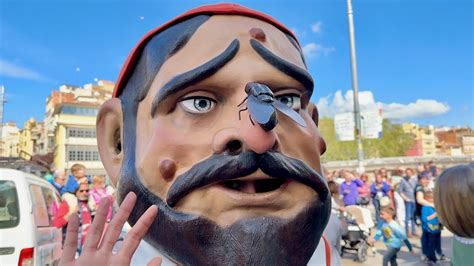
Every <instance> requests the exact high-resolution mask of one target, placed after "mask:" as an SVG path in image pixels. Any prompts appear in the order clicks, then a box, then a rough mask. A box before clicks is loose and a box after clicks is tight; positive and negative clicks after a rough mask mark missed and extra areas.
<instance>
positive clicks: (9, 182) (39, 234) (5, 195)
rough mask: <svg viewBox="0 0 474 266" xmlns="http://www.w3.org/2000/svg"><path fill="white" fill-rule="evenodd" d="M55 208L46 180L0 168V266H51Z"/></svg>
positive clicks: (56, 253)
mask: <svg viewBox="0 0 474 266" xmlns="http://www.w3.org/2000/svg"><path fill="white" fill-rule="evenodd" d="M58 206H59V201H58V197H57V195H56V190H55V188H54V187H53V186H52V185H51V184H50V183H48V182H47V181H46V180H44V179H42V178H40V177H37V176H34V175H32V174H28V173H24V172H21V171H17V170H12V169H2V168H0V265H55V264H57V263H58V262H59V259H60V257H61V253H62V247H61V245H62V233H61V229H59V228H56V227H54V226H53V224H52V220H53V218H54V215H55V212H56V211H57V207H58Z"/></svg>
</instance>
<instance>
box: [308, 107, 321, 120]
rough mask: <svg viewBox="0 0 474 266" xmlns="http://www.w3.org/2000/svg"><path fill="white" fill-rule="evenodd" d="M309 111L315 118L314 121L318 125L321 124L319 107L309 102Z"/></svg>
mask: <svg viewBox="0 0 474 266" xmlns="http://www.w3.org/2000/svg"><path fill="white" fill-rule="evenodd" d="M308 113H309V115H310V116H311V118H312V119H313V121H314V123H315V124H316V126H319V112H318V107H316V105H314V103H309V104H308Z"/></svg>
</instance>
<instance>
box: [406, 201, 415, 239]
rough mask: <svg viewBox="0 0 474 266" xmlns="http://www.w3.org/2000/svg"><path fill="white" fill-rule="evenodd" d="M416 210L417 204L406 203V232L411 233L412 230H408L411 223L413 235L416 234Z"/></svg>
mask: <svg viewBox="0 0 474 266" xmlns="http://www.w3.org/2000/svg"><path fill="white" fill-rule="evenodd" d="M415 208H416V204H415V202H408V201H405V232H406V233H407V235H408V233H409V231H410V230H408V229H409V228H408V224H409V223H410V222H411V232H412V234H414V233H416V228H415Z"/></svg>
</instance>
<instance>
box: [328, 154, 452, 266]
mask: <svg viewBox="0 0 474 266" xmlns="http://www.w3.org/2000/svg"><path fill="white" fill-rule="evenodd" d="M441 170H442V169H440V168H439V167H436V166H435V164H434V163H433V162H431V161H430V162H429V163H427V164H424V165H421V166H419V167H417V168H416V169H412V168H407V169H402V168H401V167H397V168H396V169H395V170H394V171H393V172H389V171H387V170H386V169H385V168H381V169H378V170H375V171H373V172H370V173H369V172H367V173H361V174H360V173H358V172H356V171H349V170H346V169H342V170H338V171H327V170H325V173H324V174H325V177H326V179H327V181H328V186H329V189H330V191H331V194H332V209H333V212H334V213H336V214H337V215H338V216H339V217H340V218H341V220H342V219H344V218H345V216H347V213H346V207H347V206H351V205H358V206H361V207H362V208H368V209H371V211H372V213H373V216H372V217H373V220H374V222H375V225H376V226H375V228H374V232H372V236H373V237H371V238H370V239H369V240H368V242H369V243H370V244H373V243H374V240H379V239H381V238H383V241H384V243H385V244H386V246H387V251H386V252H385V255H384V258H383V265H388V264H389V263H390V264H391V265H397V264H396V257H397V253H398V251H400V248H401V246H402V244H403V243H405V244H406V245H407V247H408V249H409V250H410V251H412V246H411V243H410V241H409V240H408V239H409V238H411V239H416V238H419V239H420V240H419V241H420V246H421V250H422V260H423V261H424V262H425V263H426V264H435V263H436V262H437V261H449V260H450V258H448V257H447V256H445V255H444V254H443V252H442V249H441V230H442V225H441V224H440V222H439V220H438V217H437V213H436V210H435V208H434V207H435V206H434V203H433V190H434V187H435V184H436V181H437V178H438V176H439V174H440V173H441ZM342 224H343V225H344V222H342ZM343 230H344V229H343Z"/></svg>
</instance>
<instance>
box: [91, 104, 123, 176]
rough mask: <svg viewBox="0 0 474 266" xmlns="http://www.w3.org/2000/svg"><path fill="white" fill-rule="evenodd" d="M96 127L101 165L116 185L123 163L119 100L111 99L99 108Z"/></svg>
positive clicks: (121, 119)
mask: <svg viewBox="0 0 474 266" xmlns="http://www.w3.org/2000/svg"><path fill="white" fill-rule="evenodd" d="M96 127H97V145H98V147H99V154H100V158H101V160H102V164H103V165H104V167H105V171H107V174H108V175H109V177H110V179H111V180H112V182H113V183H114V185H116V184H117V180H118V177H119V173H120V168H121V167H122V161H123V152H122V150H123V149H122V139H123V133H122V132H123V115H122V106H121V102H120V99H118V98H112V99H110V100H108V101H106V102H105V103H104V104H103V105H102V106H101V107H100V110H99V114H98V115H97V126H96Z"/></svg>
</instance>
